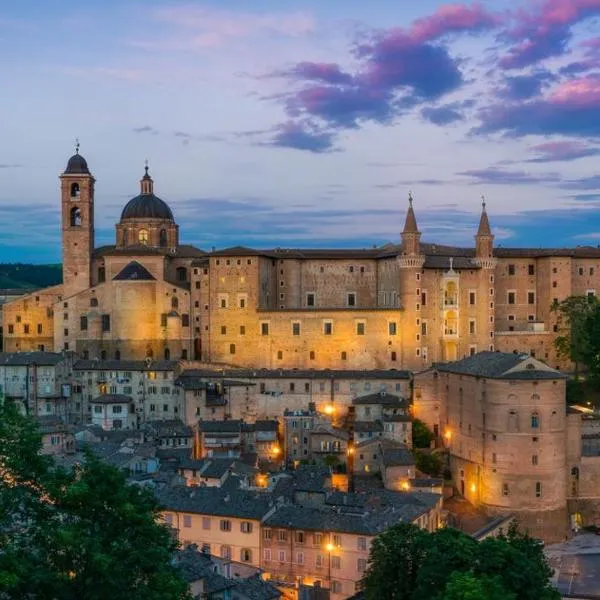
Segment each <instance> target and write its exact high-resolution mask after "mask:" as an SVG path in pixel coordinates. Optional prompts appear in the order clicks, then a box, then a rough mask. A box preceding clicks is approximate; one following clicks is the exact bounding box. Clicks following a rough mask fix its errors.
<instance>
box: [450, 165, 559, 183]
mask: <svg viewBox="0 0 600 600" xmlns="http://www.w3.org/2000/svg"><path fill="white" fill-rule="evenodd" d="M457 175H462V176H464V177H471V178H472V179H473V181H472V183H473V184H476V185H477V184H499V185H522V184H539V183H559V182H560V181H561V177H560V176H559V175H558V173H546V174H544V175H535V174H533V173H528V172H527V171H508V170H505V169H498V168H497V167H489V168H487V169H473V170H470V171H462V172H461V173H457Z"/></svg>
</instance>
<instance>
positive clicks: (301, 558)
mask: <svg viewBox="0 0 600 600" xmlns="http://www.w3.org/2000/svg"><path fill="white" fill-rule="evenodd" d="M296 563H297V564H299V565H303V564H304V552H296Z"/></svg>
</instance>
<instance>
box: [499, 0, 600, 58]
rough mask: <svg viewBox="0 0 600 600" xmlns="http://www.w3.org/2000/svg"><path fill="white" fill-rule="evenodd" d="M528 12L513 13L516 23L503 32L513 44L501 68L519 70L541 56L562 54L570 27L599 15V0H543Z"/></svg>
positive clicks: (549, 56) (568, 36) (568, 39)
mask: <svg viewBox="0 0 600 600" xmlns="http://www.w3.org/2000/svg"><path fill="white" fill-rule="evenodd" d="M534 7H535V8H534V9H533V10H531V11H529V12H528V11H526V10H522V9H521V10H518V11H515V13H513V15H512V16H513V19H514V20H516V21H517V25H516V26H515V27H513V28H512V29H509V30H507V31H505V32H504V33H503V37H504V38H505V39H506V40H508V41H509V42H511V43H513V44H514V45H513V46H512V47H511V48H510V49H509V51H508V54H507V55H506V56H504V57H503V58H502V59H501V60H500V66H501V67H502V68H504V69H522V68H524V67H528V66H531V65H534V64H536V63H538V62H540V61H542V60H544V59H547V58H551V57H554V56H561V55H563V54H564V53H565V52H566V50H567V47H568V43H569V41H570V40H571V36H572V33H571V29H572V27H573V26H574V25H576V24H578V23H579V22H581V21H583V20H585V19H587V18H590V17H593V16H596V15H600V0H544V1H543V2H541V3H536V4H534Z"/></svg>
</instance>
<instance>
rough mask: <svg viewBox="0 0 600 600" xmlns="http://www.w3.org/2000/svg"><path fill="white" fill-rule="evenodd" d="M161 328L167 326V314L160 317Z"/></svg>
mask: <svg viewBox="0 0 600 600" xmlns="http://www.w3.org/2000/svg"><path fill="white" fill-rule="evenodd" d="M160 326H161V327H166V326H167V313H162V315H160Z"/></svg>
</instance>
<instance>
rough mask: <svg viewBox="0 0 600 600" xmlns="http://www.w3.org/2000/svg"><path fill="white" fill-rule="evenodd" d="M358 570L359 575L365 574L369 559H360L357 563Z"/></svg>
mask: <svg viewBox="0 0 600 600" xmlns="http://www.w3.org/2000/svg"><path fill="white" fill-rule="evenodd" d="M356 570H357V571H358V572H359V573H364V572H365V571H366V570H367V559H366V558H359V559H358V560H357V561H356Z"/></svg>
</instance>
